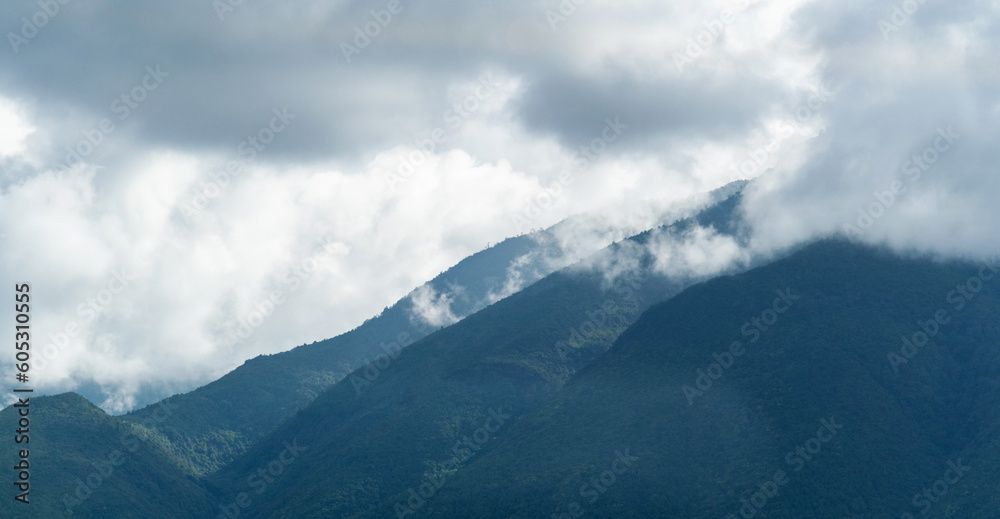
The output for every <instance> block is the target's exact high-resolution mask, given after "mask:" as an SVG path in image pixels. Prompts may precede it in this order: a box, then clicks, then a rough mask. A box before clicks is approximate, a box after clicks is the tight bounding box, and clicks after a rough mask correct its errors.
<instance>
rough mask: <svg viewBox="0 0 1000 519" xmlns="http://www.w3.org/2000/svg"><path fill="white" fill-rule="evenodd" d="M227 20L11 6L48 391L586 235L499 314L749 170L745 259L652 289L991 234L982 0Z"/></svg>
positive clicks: (5, 18)
mask: <svg viewBox="0 0 1000 519" xmlns="http://www.w3.org/2000/svg"><path fill="white" fill-rule="evenodd" d="M217 4H219V2H209V1H195V0H179V1H176V2H170V3H154V4H147V3H137V2H126V1H123V0H101V1H92V2H76V1H70V2H61V1H59V0H53V1H51V2H48V1H42V2H38V3H32V2H19V3H13V2H7V3H4V4H3V5H0V32H2V33H4V35H5V43H6V45H7V47H6V48H5V49H3V50H2V52H0V277H2V278H3V279H4V281H5V282H10V283H13V282H15V281H22V280H25V279H27V280H30V281H31V282H32V283H33V284H34V286H35V287H37V290H38V293H39V296H40V298H41V301H42V303H40V304H42V308H44V309H45V311H44V312H41V311H40V312H39V313H38V315H37V322H38V325H39V327H40V329H44V330H45V333H44V334H43V338H42V341H43V343H44V344H43V345H42V346H43V347H46V346H49V345H51V346H52V347H53V348H55V351H57V352H58V354H56V355H54V356H53V357H52V359H51V360H50V361H49V362H48V363H47V365H46V366H45V367H44V368H39V369H40V370H39V373H38V374H39V377H41V378H40V385H39V388H40V389H42V390H45V391H53V392H54V391H60V390H67V389H74V388H96V389H93V390H92V393H93V394H91V393H88V396H89V397H91V398H94V399H96V400H98V403H100V404H102V405H103V406H104V407H105V408H106V409H109V410H114V411H123V410H126V409H128V408H130V407H132V406H134V405H140V404H142V403H145V402H148V401H149V400H150V399H153V398H158V397H162V396H166V395H167V394H170V393H173V392H178V391H184V390H189V389H191V388H193V387H196V386H197V385H200V384H203V383H206V382H208V381H210V380H212V379H214V378H216V377H218V376H220V375H221V374H223V373H225V372H226V371H228V370H230V369H232V368H233V367H235V366H237V365H239V364H240V363H241V362H242V361H243V360H245V359H247V358H250V357H253V356H256V355H258V354H261V353H274V352H277V351H282V350H285V349H288V348H290V347H293V346H296V345H298V344H302V343H305V342H311V341H314V340H317V339H322V338H326V337H330V336H333V335H336V334H338V333H341V332H344V331H346V330H349V329H351V328H353V327H354V326H356V325H357V324H359V323H361V322H362V321H364V320H365V319H366V318H369V317H371V316H372V315H375V314H377V313H378V312H379V310H380V309H382V308H384V307H385V306H386V305H388V304H392V303H393V302H394V301H396V300H398V299H400V298H402V297H405V296H406V295H407V294H410V293H411V291H413V290H414V288H415V287H420V286H422V285H423V284H424V283H425V282H426V281H428V280H429V279H431V278H433V277H434V276H435V275H436V274H437V273H439V272H441V271H443V270H444V269H446V268H448V267H449V266H451V265H453V264H455V263H456V262H458V261H459V260H461V259H462V258H464V257H466V256H468V255H469V254H471V253H473V252H476V251H479V250H481V249H482V248H483V247H484V246H485V245H486V244H487V243H496V242H499V241H501V240H503V239H504V238H506V237H509V236H514V235H517V234H520V233H523V232H527V231H528V230H530V229H542V228H547V227H550V226H552V225H553V224H556V223H557V222H560V221H563V220H566V219H567V218H569V220H566V222H565V223H564V224H562V225H561V226H558V227H556V228H554V229H553V230H552V233H551V234H550V235H549V236H548V237H547V238H546V239H549V240H552V241H553V243H555V244H556V245H557V246H555V247H554V248H553V249H552V250H555V251H558V252H557V253H554V254H553V255H552V257H537V258H527V259H524V260H523V261H522V262H521V263H518V264H514V265H511V267H510V271H509V276H508V278H507V279H506V280H505V283H504V284H503V285H502V286H498V287H497V289H496V290H495V291H494V292H493V294H492V297H493V298H499V297H503V296H505V295H507V294H509V293H512V292H513V291H514V290H517V289H519V288H521V287H523V286H525V285H526V284H528V283H530V282H532V281H533V280H534V279H536V278H537V276H538V275H540V274H539V272H541V271H544V270H545V269H548V268H556V267H559V266H565V265H568V264H569V263H571V262H572V261H575V260H577V259H579V258H580V257H583V256H585V255H586V254H588V253H589V252H590V251H593V250H596V249H597V248H599V247H602V246H604V245H606V244H607V243H610V242H611V241H615V240H619V239H621V238H623V237H625V236H627V235H628V233H630V232H633V231H635V232H638V231H641V230H643V228H644V226H646V227H650V226H653V225H657V224H659V223H661V222H662V218H664V217H668V216H670V215H679V214H683V213H684V211H687V210H690V209H691V208H692V207H694V206H692V205H690V204H689V202H686V201H688V200H694V199H696V198H697V194H698V193H704V192H707V191H709V190H711V189H714V188H717V187H719V186H723V185H725V184H727V183H729V182H732V181H734V180H740V179H748V178H754V179H755V182H754V183H753V184H752V186H751V187H750V189H749V191H748V193H747V195H746V197H745V204H744V206H743V208H742V211H743V215H744V216H745V218H746V219H747V221H748V222H749V224H750V227H751V231H752V232H751V234H750V235H749V236H750V237H749V241H748V242H746V243H743V242H742V241H741V242H740V243H738V244H735V243H733V242H731V241H730V240H728V239H727V238H726V237H725V236H722V235H719V234H718V233H717V232H716V231H713V230H712V229H696V230H693V231H691V232H690V233H688V234H686V235H683V236H672V237H669V239H667V237H664V239H663V240H662V241H654V242H653V243H654V244H656V245H657V246H658V248H657V249H656V251H655V253H656V257H657V258H660V268H661V269H662V270H663V271H664V272H681V273H686V274H688V275H693V276H703V275H711V274H712V273H715V272H721V271H725V269H726V268H727V265H742V264H743V262H745V261H746V258H748V257H750V258H755V257H764V256H766V255H767V254H770V253H771V252H772V251H779V250H783V249H785V248H787V247H790V246H794V245H795V244H796V243H800V242H802V241H804V240H809V239H812V238H815V237H819V236H825V235H829V234H832V233H848V234H850V235H852V236H854V237H855V238H856V239H861V240H865V241H870V242H874V243H888V244H891V245H893V246H895V247H897V248H899V249H900V250H907V251H911V250H920V251H931V252H934V253H938V254H941V255H946V256H974V255H981V254H988V253H995V252H996V248H997V243H1000V242H998V241H997V240H995V239H993V237H995V236H996V231H997V230H998V229H997V227H998V225H1000V218H998V216H1000V215H998V214H997V213H996V211H997V209H996V208H997V204H996V203H995V200H996V196H997V193H998V192H1000V191H998V187H1000V185H998V182H1000V180H998V177H997V176H996V175H995V174H993V171H994V170H995V167H996V166H995V164H996V163H997V161H996V159H997V158H998V157H997V151H996V147H995V146H994V145H993V143H994V142H995V141H996V137H997V136H998V135H997V130H998V128H997V115H998V107H1000V105H998V99H1000V97H998V95H997V94H998V86H1000V81H998V79H1000V77H998V74H1000V72H998V71H1000V58H998V56H1000V49H998V47H997V45H998V36H1000V31H998V26H997V21H996V20H997V11H998V6H997V5H996V3H995V2H991V1H988V0H960V1H957V2H949V3H947V4H945V3H941V2H934V1H931V0H928V1H927V2H922V3H921V2H916V1H915V0H899V1H895V2H881V1H874V0H872V1H849V2H831V1H822V2H820V1H804V0H769V1H765V0H760V1H744V0H732V1H729V0H712V1H708V2H672V3H664V2H653V1H633V2H612V1H600V0H589V1H587V2H583V3H580V4H579V5H577V4H576V3H575V2H564V1H562V0H537V1H536V0H532V1H527V0H524V1H513V2H506V3H492V4H490V3H483V2H458V1H446V2H433V3H431V2H422V1H419V0H400V3H399V8H398V9H394V10H395V11H396V12H393V13H388V14H391V16H388V15H387V14H386V13H387V12H388V11H389V9H390V6H389V2H388V1H385V2H381V1H378V2H360V1H348V0H342V1H334V2H326V1H318V0H317V1H305V2H296V3H294V5H292V4H289V3H288V2H278V1H273V0H259V1H252V2H251V1H246V2H242V3H239V4H236V3H235V2H234V3H232V4H229V3H228V2H225V1H224V2H223V4H222V5H224V6H225V5H229V6H230V7H231V8H232V9H227V8H225V7H223V8H218V5H217ZM570 4H572V5H571V6H570V7H567V5H570ZM54 6H56V7H54ZM384 11H385V12H384ZM39 13H41V14H39ZM553 14H555V15H556V16H555V17H553ZM553 20H556V22H553ZM373 24H374V25H373ZM359 31H360V32H359ZM362 35H363V36H362ZM0 43H2V42H0ZM344 45H348V46H352V47H353V48H356V50H357V51H358V52H357V53H354V52H351V53H349V55H348V56H345V52H344ZM678 56H683V57H684V59H682V60H681V61H680V62H681V63H683V66H679V65H678V63H679V61H678V59H677V57H678ZM484 78H487V79H484ZM484 81H485V84H486V85H489V87H486V86H484ZM282 113H285V114H288V115H285V116H283V117H279V115H278V114H282ZM292 116H294V117H292ZM276 118H277V119H276ZM608 121H618V122H619V123H618V124H614V125H612V126H613V127H614V128H617V130H609V123H608ZM618 130H620V131H618ZM942 135H945V136H948V137H947V138H944V137H942ZM612 136H613V138H612ZM942 139H943V140H942ZM946 147H947V149H945V148H946ZM644 208H648V209H644ZM574 215H577V216H576V218H570V217H573V216H574ZM331 243H332V244H336V245H335V246H334V248H335V250H336V251H338V252H337V253H336V254H327V255H324V256H322V257H321V258H320V259H319V260H316V261H315V262H314V263H315V264H313V263H312V262H308V260H310V259H311V258H316V257H317V256H316V255H317V253H318V251H319V250H324V247H325V246H326V245H329V244H331ZM307 262H308V265H309V267H308V268H306V267H304V265H306V263H307ZM538 265H544V266H545V269H541V270H539V269H538V268H537V266H538ZM620 266H621V267H622V268H625V267H627V265H625V264H622V265H620ZM120 269H126V270H127V271H128V272H129V273H130V274H131V275H133V276H134V278H135V279H134V281H131V282H130V285H129V286H128V287H127V288H126V289H124V290H122V291H121V292H119V293H114V294H113V297H110V299H109V298H108V296H107V295H105V294H106V292H105V290H107V289H108V288H107V287H108V284H109V283H110V282H111V280H112V279H114V274H115V272H118V271H119V270H120ZM307 270H308V272H307ZM293 287H294V288H293ZM276 292H277V293H280V294H281V295H282V296H283V297H282V298H279V299H281V302H280V303H275V302H274V301H273V300H272V296H273V294H274V293H276ZM416 296H417V299H418V300H419V301H422V302H423V304H422V305H418V307H419V308H422V309H423V310H422V311H423V312H424V314H425V315H424V317H425V318H427V319H428V320H431V321H434V322H440V323H442V324H446V323H448V322H449V321H451V320H453V317H454V318H457V317H459V316H451V315H449V313H448V312H449V308H450V307H449V305H447V304H446V303H447V300H446V298H447V296H446V295H445V296H444V297H445V299H442V295H441V294H430V293H427V294H424V293H421V292H418V293H417V294H416ZM102 299H103V300H104V301H102ZM91 301H96V303H93V304H91V303H90V302H91ZM267 301H272V302H271V303H267ZM269 304H270V305H273V306H274V308H273V309H269V310H268V311H267V312H266V318H263V319H261V320H260V322H259V324H257V325H254V326H250V325H249V323H247V321H248V320H249V319H250V318H251V317H253V316H254V315H255V314H254V312H258V313H265V312H262V311H260V308H261V305H264V307H267V308H270V306H269ZM81 305H82V307H81ZM94 305H97V306H98V308H97V309H95V308H94ZM87 308H90V309H91V310H90V311H88V310H87ZM98 309H99V310H100V311H97V310H98ZM254 321H255V322H256V321H257V319H256V318H254ZM243 323H247V324H243ZM71 324H72V325H73V326H70V325H71ZM240 326H244V328H252V330H250V331H251V332H252V333H244V334H243V335H245V337H243V336H239V334H237V339H238V340H234V339H233V338H232V337H233V336H234V333H235V332H234V330H238V329H239V327H240ZM68 327H69V328H68ZM68 329H72V330H73V332H72V333H69V332H68ZM0 362H2V364H0V365H2V366H3V367H4V369H8V368H9V367H10V366H9V365H8V364H7V360H6V359H4V360H2V361H0Z"/></svg>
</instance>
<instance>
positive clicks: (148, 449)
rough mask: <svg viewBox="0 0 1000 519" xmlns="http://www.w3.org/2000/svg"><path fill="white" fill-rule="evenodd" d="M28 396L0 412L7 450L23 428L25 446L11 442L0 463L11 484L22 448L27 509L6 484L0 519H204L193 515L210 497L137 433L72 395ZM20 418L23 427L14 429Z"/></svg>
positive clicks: (165, 410)
mask: <svg viewBox="0 0 1000 519" xmlns="http://www.w3.org/2000/svg"><path fill="white" fill-rule="evenodd" d="M27 395H28V398H27V401H26V402H24V403H23V404H21V407H8V408H6V409H4V410H3V411H2V412H0V427H2V428H3V430H4V431H8V432H9V433H10V436H9V437H8V441H10V442H11V445H12V446H13V445H15V444H14V438H15V430H17V429H19V428H21V429H26V430H27V432H26V434H18V436H22V437H23V436H26V437H27V441H23V442H22V443H20V444H17V448H16V449H15V448H5V449H3V451H2V457H3V461H2V463H3V465H4V467H7V468H8V471H7V474H8V477H9V479H8V481H12V480H13V478H15V477H16V474H15V471H14V470H11V469H12V468H15V467H17V466H18V465H20V464H21V459H20V457H19V451H20V450H23V449H27V450H28V457H27V460H26V462H27V467H26V468H27V471H26V472H27V476H28V477H27V481H28V483H29V485H30V486H28V487H27V488H25V489H21V490H26V491H27V495H26V496H25V497H24V499H25V500H27V501H28V503H27V504H25V503H22V502H18V501H15V500H14V499H13V496H14V494H15V492H14V487H13V486H12V485H11V483H9V482H8V484H7V485H5V486H6V487H8V492H9V494H8V495H6V496H4V500H3V501H4V505H3V506H2V507H0V517H5V518H25V519H51V518H53V517H100V518H103V519H119V518H121V519H127V518H134V517H151V518H177V519H184V518H191V519H194V518H197V517H202V516H201V515H200V514H199V510H203V509H204V507H205V504H206V503H208V502H209V494H208V493H207V492H206V491H205V490H204V488H203V487H202V486H201V485H200V484H199V483H198V482H197V481H195V480H194V479H193V478H191V477H189V476H187V475H185V474H184V473H183V472H182V471H181V470H180V469H179V468H177V467H176V466H175V465H174V464H173V463H172V462H171V461H170V460H169V459H168V457H167V456H166V453H165V452H164V451H163V450H162V449H159V448H157V447H156V446H155V445H154V444H152V443H150V442H148V441H147V439H146V437H145V431H143V430H142V429H141V428H138V427H135V426H134V425H133V424H130V423H128V422H123V421H121V420H119V419H117V418H115V417H112V416H108V415H107V413H105V412H104V411H103V410H101V409H100V408H98V407H96V406H94V405H93V404H91V403H90V402H89V401H87V400H86V399H84V398H83V397H81V396H79V395H76V394H73V393H65V394H61V395H55V396H42V397H32V396H30V394H27ZM18 396H21V397H22V398H23V397H24V396H25V394H19V395H18ZM19 411H24V412H25V413H26V416H23V415H22V414H19ZM169 411H170V408H169V406H163V407H161V408H160V412H159V413H158V414H157V416H158V417H163V416H165V415H167V414H168V413H169ZM22 418H26V419H27V424H25V423H23V422H22V423H21V424H20V426H19V424H18V421H19V420H21V419H22ZM24 425H27V426H26V427H23V426H24ZM22 467H23V465H22ZM16 473H17V474H20V473H22V471H21V470H18V471H17V472H16ZM21 490H18V491H17V493H18V494H20V493H21Z"/></svg>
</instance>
